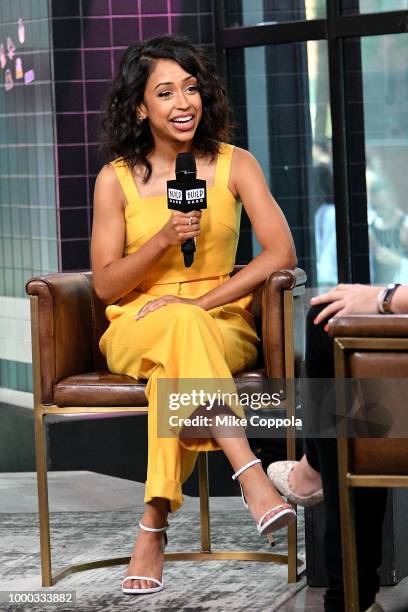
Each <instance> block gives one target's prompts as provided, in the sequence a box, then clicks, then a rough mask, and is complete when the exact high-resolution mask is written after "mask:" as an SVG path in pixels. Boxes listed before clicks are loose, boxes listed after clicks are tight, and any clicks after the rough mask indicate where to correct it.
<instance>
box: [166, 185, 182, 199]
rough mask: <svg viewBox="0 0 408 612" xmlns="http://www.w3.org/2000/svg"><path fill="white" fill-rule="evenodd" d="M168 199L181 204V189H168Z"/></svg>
mask: <svg viewBox="0 0 408 612" xmlns="http://www.w3.org/2000/svg"><path fill="white" fill-rule="evenodd" d="M169 199H170V200H173V201H176V202H182V201H183V192H182V191H181V189H174V188H169Z"/></svg>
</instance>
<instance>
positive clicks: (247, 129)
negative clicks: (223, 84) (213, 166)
mask: <svg viewBox="0 0 408 612" xmlns="http://www.w3.org/2000/svg"><path fill="white" fill-rule="evenodd" d="M227 57H228V75H229V94H230V98H231V102H232V105H233V108H234V111H235V119H236V123H237V125H238V131H237V138H236V144H237V145H238V146H242V147H244V148H247V149H249V150H250V151H251V152H252V153H253V154H254V155H255V157H256V158H257V160H258V161H259V163H260V164H261V166H262V168H263V171H264V173H265V176H266V179H267V181H268V183H269V186H270V189H271V192H272V193H273V195H274V196H275V198H276V200H277V201H278V203H279V205H280V206H281V208H282V210H283V212H284V213H285V216H286V218H287V220H288V222H289V225H290V228H291V230H292V233H293V236H294V239H295V244H296V250H297V254H298V259H299V265H300V267H302V268H304V269H305V270H306V271H307V273H308V277H309V283H310V285H319V286H321V285H335V284H336V283H337V260H336V233H335V213H334V205H333V188H332V154H331V128H330V126H331V121H330V109H329V83H328V66H327V44H326V41H318V42H315V41H310V42H308V43H293V44H287V45H276V46H274V45H269V46H266V47H252V48H247V49H232V50H230V51H229V52H228V55H227ZM252 240H253V252H254V255H256V254H257V252H259V245H258V243H257V241H256V238H255V236H252Z"/></svg>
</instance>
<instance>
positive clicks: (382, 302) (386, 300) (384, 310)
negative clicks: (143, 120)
mask: <svg viewBox="0 0 408 612" xmlns="http://www.w3.org/2000/svg"><path fill="white" fill-rule="evenodd" d="M400 286H401V283H391V284H390V285H387V287H386V288H385V289H383V290H382V291H380V293H379V294H378V300H377V307H378V312H379V313H381V314H392V311H391V300H392V298H393V296H394V293H395V292H396V290H397V289H398V287H400Z"/></svg>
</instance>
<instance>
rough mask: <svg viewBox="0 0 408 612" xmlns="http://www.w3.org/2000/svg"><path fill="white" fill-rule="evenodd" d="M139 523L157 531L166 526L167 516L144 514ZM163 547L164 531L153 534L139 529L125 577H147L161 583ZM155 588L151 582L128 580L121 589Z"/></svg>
mask: <svg viewBox="0 0 408 612" xmlns="http://www.w3.org/2000/svg"><path fill="white" fill-rule="evenodd" d="M156 514H157V513H156ZM140 522H141V524H142V525H144V526H145V527H150V528H154V529H159V528H161V527H164V526H165V525H167V515H166V516H165V517H163V516H152V515H151V513H149V514H148V513H145V514H144V516H143V518H142V520H141V521H140ZM165 547H166V532H165V531H159V532H154V531H145V529H140V531H139V533H138V535H137V537H136V541H135V546H134V549H133V552H132V556H131V558H130V562H129V565H128V568H127V572H126V576H148V577H151V578H155V579H156V580H159V581H160V582H162V581H163V580H162V576H163V563H164V549H165ZM157 586H158V585H157V582H154V581H153V580H131V579H129V580H125V581H124V583H123V588H125V589H152V588H156V587H157Z"/></svg>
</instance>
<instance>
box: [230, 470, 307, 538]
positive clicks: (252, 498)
mask: <svg viewBox="0 0 408 612" xmlns="http://www.w3.org/2000/svg"><path fill="white" fill-rule="evenodd" d="M239 481H240V483H241V486H242V489H243V491H244V495H245V499H246V502H247V504H248V507H249V510H250V512H251V514H252V516H253V517H254V519H255V521H256V523H257V524H258V525H259V530H260V531H261V530H262V527H263V526H265V524H266V523H267V522H268V521H270V520H271V519H273V517H274V516H276V515H278V514H280V513H282V515H281V516H280V517H279V518H277V519H276V521H275V522H273V530H274V531H276V530H278V529H282V528H283V527H287V525H290V524H291V523H293V521H294V520H295V519H296V514H295V512H294V510H293V507H292V505H291V504H288V503H286V502H285V501H284V500H283V499H282V497H281V496H280V495H279V493H278V492H277V490H276V489H275V487H274V486H273V485H272V484H271V482H270V481H269V480H268V477H267V476H266V474H265V472H264V471H263V468H262V465H261V463H257V464H255V465H253V466H251V468H249V469H247V470H245V472H242V474H240V476H239ZM268 510H269V512H268ZM285 510H286V512H283V511H285ZM288 510H289V511H290V512H288ZM265 513H266V514H265ZM261 519H262V521H261V523H260V524H259V521H260V520H261ZM269 531H272V529H270V530H269V529H268V532H269Z"/></svg>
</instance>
